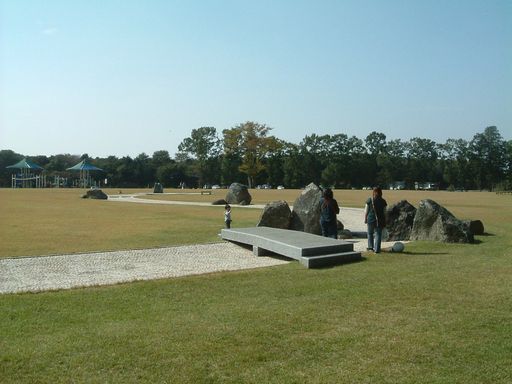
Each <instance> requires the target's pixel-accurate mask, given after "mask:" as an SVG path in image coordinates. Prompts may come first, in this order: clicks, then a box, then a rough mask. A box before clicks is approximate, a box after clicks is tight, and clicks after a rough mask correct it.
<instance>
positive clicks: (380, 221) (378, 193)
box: [364, 187, 388, 253]
mask: <svg viewBox="0 0 512 384" xmlns="http://www.w3.org/2000/svg"><path fill="white" fill-rule="evenodd" d="M387 205H388V204H387V203H386V200H384V199H383V198H382V189H380V188H379V187H376V188H373V196H372V197H370V198H368V200H366V206H365V209H364V222H365V223H366V224H367V226H368V248H366V249H367V250H368V251H375V253H380V246H381V242H382V230H383V229H384V228H386V214H385V211H386V206H387Z"/></svg>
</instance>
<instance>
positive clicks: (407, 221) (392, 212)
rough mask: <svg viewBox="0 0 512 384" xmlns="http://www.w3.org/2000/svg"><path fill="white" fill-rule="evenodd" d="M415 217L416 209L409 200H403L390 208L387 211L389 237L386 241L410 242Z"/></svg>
mask: <svg viewBox="0 0 512 384" xmlns="http://www.w3.org/2000/svg"><path fill="white" fill-rule="evenodd" d="M414 216H416V208H414V206H413V205H411V204H410V203H409V202H408V201H407V200H401V201H399V202H398V203H396V204H393V205H391V206H390V207H388V209H387V210H386V229H387V232H388V237H387V238H386V239H384V240H385V241H399V240H409V237H410V236H411V231H412V225H413V222H414Z"/></svg>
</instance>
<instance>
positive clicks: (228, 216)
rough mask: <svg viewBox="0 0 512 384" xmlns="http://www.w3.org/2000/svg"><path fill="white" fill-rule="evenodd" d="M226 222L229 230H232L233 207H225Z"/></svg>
mask: <svg viewBox="0 0 512 384" xmlns="http://www.w3.org/2000/svg"><path fill="white" fill-rule="evenodd" d="M224 222H225V223H226V228H227V229H229V228H231V206H230V205H229V204H226V205H225V206H224Z"/></svg>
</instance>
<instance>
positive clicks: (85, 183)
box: [67, 159, 103, 188]
mask: <svg viewBox="0 0 512 384" xmlns="http://www.w3.org/2000/svg"><path fill="white" fill-rule="evenodd" d="M67 170H68V171H78V172H79V178H78V180H75V182H74V183H73V185H74V186H76V187H78V188H90V187H99V182H97V181H96V180H95V179H93V178H92V175H91V171H101V172H103V169H101V168H98V167H95V166H94V165H92V164H90V163H89V162H88V161H87V159H84V160H82V161H81V162H79V163H78V164H76V165H74V166H72V167H70V168H67Z"/></svg>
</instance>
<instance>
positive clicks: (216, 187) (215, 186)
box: [212, 184, 220, 189]
mask: <svg viewBox="0 0 512 384" xmlns="http://www.w3.org/2000/svg"><path fill="white" fill-rule="evenodd" d="M212 189H220V185H218V184H214V185H212Z"/></svg>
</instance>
